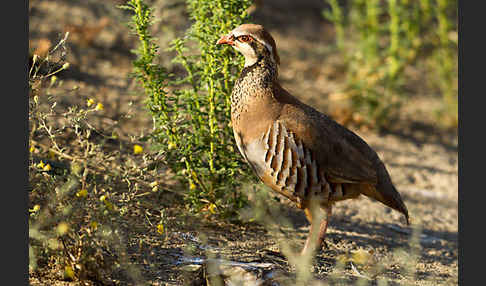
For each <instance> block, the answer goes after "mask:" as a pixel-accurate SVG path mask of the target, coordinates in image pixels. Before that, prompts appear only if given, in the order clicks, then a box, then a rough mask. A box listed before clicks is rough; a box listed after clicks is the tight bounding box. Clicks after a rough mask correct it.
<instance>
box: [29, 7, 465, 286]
mask: <svg viewBox="0 0 486 286" xmlns="http://www.w3.org/2000/svg"><path fill="white" fill-rule="evenodd" d="M321 2H323V1H310V0H307V1H289V0H287V1H263V3H264V4H263V6H262V7H260V8H258V9H257V10H256V11H255V14H254V17H255V22H258V23H262V24H264V25H265V26H267V27H268V29H269V30H270V31H271V33H272V34H273V35H274V37H275V39H276V41H277V46H278V48H279V52H280V56H281V59H282V63H281V72H280V77H281V81H282V82H283V84H284V86H286V87H288V88H289V89H290V90H291V91H292V92H293V93H294V94H295V95H297V96H298V97H299V98H301V99H302V100H304V101H305V102H307V103H309V104H311V105H313V106H314V107H316V108H318V109H320V110H322V111H324V112H330V113H332V110H333V104H334V102H333V101H332V100H330V99H329V95H330V94H332V93H333V92H334V91H336V89H337V88H338V87H339V84H340V79H341V78H342V75H340V74H339V69H338V67H337V66H338V64H336V62H338V57H336V56H335V55H333V54H332V52H331V51H330V49H329V48H328V46H329V43H330V41H331V40H332V37H333V32H332V29H331V26H330V25H329V24H328V23H326V22H325V21H324V20H322V18H321V16H320V11H321V10H322V9H323V8H324V5H323V4H322V3H321ZM120 3H121V1H61V0H58V1H41V0H37V1H30V6H31V8H30V18H29V21H30V24H29V25H30V42H31V48H32V49H34V50H35V49H37V51H38V52H39V51H42V42H46V40H49V41H50V42H51V43H55V42H56V41H57V40H58V39H59V38H60V37H61V36H62V35H63V33H64V31H66V30H70V31H71V32H70V33H71V34H70V40H69V41H68V42H69V47H70V51H69V53H68V61H69V62H70V63H71V68H70V69H69V71H67V72H66V73H65V74H64V75H63V77H62V80H63V81H64V84H63V85H62V88H61V89H60V90H59V91H58V92H57V94H62V95H63V96H60V97H59V101H60V104H61V105H62V104H65V105H66V106H67V105H69V104H72V103H81V102H84V101H85V100H86V99H87V98H94V99H96V100H97V101H101V102H103V104H104V105H105V110H106V114H105V115H106V116H107V117H108V118H111V119H112V120H118V121H119V123H118V124H116V125H115V127H114V128H115V130H116V132H117V133H118V134H120V136H121V137H124V138H129V137H130V136H132V135H135V136H138V135H140V134H144V133H147V132H148V130H149V129H150V127H151V126H150V118H149V115H148V114H147V113H146V112H145V110H144V106H143V97H142V96H140V94H139V90H138V89H137V87H136V85H135V84H134V82H133V81H132V79H130V78H129V77H128V75H129V72H130V71H131V62H130V61H131V60H132V59H133V55H132V54H131V53H130V49H132V48H134V39H133V37H132V36H131V35H130V34H128V32H127V28H126V27H125V26H124V25H122V24H121V22H122V21H126V20H127V17H128V15H127V14H125V13H124V12H123V11H121V10H119V9H117V8H116V7H115V5H116V4H120ZM156 3H157V4H156V7H157V9H156V13H157V15H160V16H161V17H163V19H162V21H161V23H160V26H158V28H157V31H156V33H158V34H159V35H162V36H161V38H160V44H161V45H164V44H166V43H167V42H168V40H169V39H170V38H171V37H173V36H174V35H175V33H174V32H167V31H169V30H171V29H175V31H182V30H183V29H184V28H185V27H187V22H186V20H184V19H183V18H181V16H180V15H181V13H182V12H181V11H183V8H184V7H183V5H171V4H173V3H176V4H177V3H180V1H156ZM290 11H292V13H290ZM302 15H305V17H303V16H302ZM164 24H165V25H167V27H164ZM75 27H80V28H79V29H76V28H75ZM86 27H92V28H93V29H92V30H93V33H92V35H91V34H89V33H87V32H86V30H89V29H86ZM96 27H101V28H100V29H98V31H97V29H96ZM83 31H84V32H83ZM163 61H164V60H163ZM74 86H77V87H78V89H77V91H76V92H70V90H72V88H73V87H74ZM437 101H438V99H437V96H434V95H429V94H420V95H415V96H413V97H410V100H409V101H408V102H407V104H406V105H405V108H404V110H403V122H401V123H400V124H397V126H396V127H394V128H392V129H390V130H387V131H384V132H381V133H380V134H378V133H377V132H376V131H366V130H355V131H356V132H357V133H358V134H359V135H361V136H362V137H363V138H364V139H365V140H366V141H367V142H368V143H369V144H370V145H371V146H372V147H373V148H375V150H376V151H377V152H378V154H379V155H380V157H381V158H382V160H383V161H384V162H385V164H386V166H387V167H388V170H389V172H390V174H391V177H392V178H393V181H394V183H395V185H396V187H397V188H398V190H399V191H400V193H401V194H402V197H403V198H404V201H405V203H406V205H407V206H408V209H409V212H410V217H411V222H412V226H420V227H421V231H422V232H421V236H420V238H419V241H420V249H419V250H418V261H417V262H416V263H415V264H414V265H413V266H412V268H413V270H414V272H415V275H416V276H415V277H411V276H410V275H405V274H404V273H403V271H401V269H402V268H400V267H401V266H399V265H398V264H399V263H398V262H396V261H395V260H390V261H391V262H386V261H388V260H387V259H388V258H391V257H393V255H395V253H397V251H400V249H408V248H407V247H408V245H409V241H410V237H411V236H410V235H409V233H410V232H411V231H412V228H411V227H407V226H406V225H405V224H404V220H403V218H401V217H400V215H399V214H398V213H396V212H394V211H391V210H390V209H387V208H385V207H384V206H382V205H381V204H379V203H376V202H372V201H370V200H369V199H366V198H360V199H357V200H354V201H346V202H342V203H339V204H337V205H336V207H335V208H334V214H333V217H332V221H331V223H330V227H329V229H328V236H327V238H326V243H327V247H325V248H324V249H323V250H322V251H321V252H320V253H319V255H318V257H317V258H316V261H315V264H314V267H313V269H312V273H313V275H314V276H315V277H316V278H317V279H326V277H328V275H329V273H330V272H331V271H332V269H333V268H334V267H335V263H336V261H337V258H338V257H339V255H343V254H346V253H350V252H353V251H356V250H358V249H364V250H365V251H367V252H368V253H372V256H373V258H374V259H376V260H377V261H381V262H382V263H383V264H384V265H385V270H384V272H383V273H382V274H380V275H379V276H378V277H385V278H386V279H388V281H389V283H390V284H391V285H402V284H404V283H409V282H411V281H414V282H411V283H412V284H414V285H454V284H457V283H458V281H457V280H458V206H457V204H458V154H457V132H456V131H454V130H452V131H450V130H449V131H447V130H444V129H441V128H439V127H437V126H435V125H434V123H433V121H432V116H431V115H430V113H431V112H430V110H431V109H432V108H433V107H434V106H436V105H437ZM127 112H129V113H130V114H132V115H133V116H132V117H131V118H130V119H120V118H119V115H120V114H125V113H127ZM97 123H98V124H99V126H100V128H103V126H104V124H105V123H106V122H105V121H103V120H99V121H98V122H97ZM270 196H272V195H270ZM277 200H280V203H276V200H274V199H269V200H268V203H269V205H272V206H273V208H272V210H271V211H272V212H273V214H276V213H279V214H280V215H275V216H279V217H285V218H287V219H288V220H289V221H288V225H287V224H285V223H284V222H282V221H278V222H277V225H280V229H281V231H275V228H272V227H265V226H263V225H262V224H259V223H257V222H252V223H228V222H221V221H217V220H213V219H206V220H198V219H194V218H191V217H190V216H186V215H183V212H184V211H183V209H180V208H177V207H172V208H169V207H168V208H167V219H168V225H167V230H168V234H167V237H165V238H164V239H162V238H160V237H158V236H157V235H156V234H154V233H153V231H152V232H148V231H146V229H147V226H144V225H142V226H140V227H137V228H134V227H128V226H127V228H126V231H127V233H128V234H130V235H129V237H130V239H129V241H128V250H129V253H130V255H131V256H132V261H133V262H134V264H136V265H138V266H140V269H141V272H142V274H143V275H142V276H143V277H144V280H146V281H147V282H149V284H150V285H180V284H182V283H183V281H186V282H187V280H184V279H188V278H187V277H189V279H196V278H190V277H195V276H191V275H196V276H197V275H199V274H194V273H193V272H194V271H192V272H191V271H189V272H188V271H186V270H187V267H186V268H185V267H184V266H187V265H196V264H197V263H195V260H191V261H189V260H187V259H189V258H188V257H196V258H197V257H199V258H200V257H205V256H207V255H208V253H209V255H216V256H219V257H222V258H225V259H228V260H232V261H239V262H258V263H271V264H272V265H273V266H272V267H273V268H275V269H281V270H283V271H285V272H289V273H291V272H292V269H293V268H292V266H291V265H289V263H288V262H287V261H286V260H285V259H283V258H282V257H281V256H279V255H278V251H279V249H280V247H281V244H280V241H281V239H282V237H283V236H285V237H287V240H289V241H293V243H295V245H296V246H297V248H299V247H301V246H302V245H303V242H304V241H305V238H306V234H307V231H308V229H309V225H308V224H307V222H306V220H305V217H304V215H303V213H301V212H300V211H298V210H297V209H296V208H295V207H293V206H291V205H290V204H289V203H288V202H287V201H286V200H285V199H283V198H279V197H277ZM249 212H251V210H249ZM228 230H231V231H228ZM140 240H143V243H142V244H139V243H138V242H139V241H140ZM198 247H199V248H198ZM188 248H192V252H191V256H189V255H188V254H187V251H188V250H187V249H188ZM194 248H195V249H194ZM185 251H186V252H185ZM274 252H275V253H277V254H275V253H274ZM398 253H399V252H398ZM184 257H186V260H184ZM394 261H395V262H394ZM196 262H197V261H196ZM196 269H199V268H197V267H196ZM360 269H361V271H362V272H361V273H362V274H364V275H366V274H367V273H368V274H369V273H370V272H367V269H366V268H360ZM196 272H197V271H196ZM188 273H190V274H188ZM191 273H192V274H191ZM342 273H343V279H344V280H343V281H345V282H346V281H348V282H349V281H353V280H356V279H357V278H356V273H355V272H353V270H352V269H351V268H350V266H349V265H348V266H347V268H346V269H344V270H343V272H342ZM188 275H189V276H188ZM50 279H52V278H50ZM196 280H197V279H196ZM196 280H194V281H196ZM30 282H31V284H32V285H52V284H54V282H55V284H59V285H64V284H66V285H71V284H70V283H69V282H62V281H53V280H44V279H43V278H42V276H32V277H31V278H30ZM120 283H121V285H130V282H127V281H123V279H122V278H120ZM373 283H377V281H376V280H374V282H373Z"/></svg>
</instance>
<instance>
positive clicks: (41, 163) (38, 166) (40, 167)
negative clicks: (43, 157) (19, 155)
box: [36, 161, 45, 169]
mask: <svg viewBox="0 0 486 286" xmlns="http://www.w3.org/2000/svg"><path fill="white" fill-rule="evenodd" d="M44 166H45V164H44V162H43V161H40V162H39V163H38V164H37V165H36V167H37V168H39V169H43V168H44Z"/></svg>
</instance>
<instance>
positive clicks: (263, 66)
mask: <svg viewBox="0 0 486 286" xmlns="http://www.w3.org/2000/svg"><path fill="white" fill-rule="evenodd" d="M277 76H278V70H277V65H276V64H275V62H274V61H272V60H271V59H270V57H260V58H259V59H258V61H257V62H256V63H255V64H253V65H251V66H248V67H245V68H243V70H242V71H241V74H240V77H239V78H238V80H237V81H236V84H235V86H234V87H233V92H232V93H231V115H232V116H231V117H232V120H235V119H238V117H239V115H240V114H241V112H244V111H245V110H246V108H247V105H248V103H249V102H250V101H252V100H257V99H258V98H263V97H265V96H271V95H272V94H273V92H272V91H273V84H274V82H275V81H276V80H277Z"/></svg>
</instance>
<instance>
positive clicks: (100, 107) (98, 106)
mask: <svg viewBox="0 0 486 286" xmlns="http://www.w3.org/2000/svg"><path fill="white" fill-rule="evenodd" d="M103 109H105V107H104V106H103V103H101V102H100V103H98V104H97V105H96V107H95V110H103Z"/></svg>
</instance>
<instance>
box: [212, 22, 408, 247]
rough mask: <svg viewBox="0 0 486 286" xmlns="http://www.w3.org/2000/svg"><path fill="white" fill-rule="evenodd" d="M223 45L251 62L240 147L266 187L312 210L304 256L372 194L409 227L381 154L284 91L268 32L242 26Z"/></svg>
mask: <svg viewBox="0 0 486 286" xmlns="http://www.w3.org/2000/svg"><path fill="white" fill-rule="evenodd" d="M217 44H227V45H231V46H232V47H233V48H235V49H236V50H237V51H239V52H240V53H241V54H242V55H243V56H244V58H245V65H244V68H243V70H242V71H241V74H240V76H239V78H238V80H237V82H236V83H235V86H234V87H233V91H232V94H231V121H232V126H233V132H234V136H235V141H236V145H237V146H238V149H239V151H240V153H241V155H242V156H243V158H244V159H245V160H246V161H247V162H248V164H249V165H250V166H251V167H252V169H253V170H254V172H255V173H256V175H257V176H258V177H259V178H260V179H261V181H262V182H263V183H265V184H266V185H267V186H269V187H270V188H271V189H272V190H274V191H276V192H277V193H279V194H281V195H283V196H285V197H287V198H288V199H290V200H291V201H293V202H294V203H295V204H296V206H297V207H298V208H300V209H303V210H304V212H305V214H306V217H307V219H308V220H309V223H310V224H311V227H310V231H309V235H308V238H307V240H306V242H305V245H304V248H303V250H302V253H303V254H305V253H308V252H309V251H310V252H313V251H314V250H316V249H317V248H319V247H320V246H321V244H322V242H323V240H324V237H325V234H326V230H327V225H328V222H329V219H330V216H331V213H332V206H333V205H334V204H335V203H336V202H339V201H344V200H347V199H354V198H357V197H358V196H360V195H365V196H367V197H370V198H372V199H375V200H377V201H379V202H381V203H383V204H384V205H386V206H388V207H390V208H392V209H394V210H396V211H398V212H400V213H402V214H403V215H404V216H405V218H406V220H407V223H408V210H407V208H406V206H405V204H404V202H403V200H402V198H401V196H400V194H399V193H398V191H397V190H396V189H395V187H394V185H393V183H392V181H391V178H390V176H389V174H388V172H387V170H386V168H385V165H384V164H383V162H382V161H381V160H380V158H379V157H378V155H377V154H376V152H375V151H374V150H373V149H372V148H371V147H370V146H369V145H368V144H367V143H366V142H365V141H364V140H363V139H361V138H360V137H359V136H358V135H356V134H355V133H354V132H352V131H351V130H349V129H347V128H345V127H344V126H342V125H340V124H338V123H337V122H335V121H334V120H332V119H331V118H329V117H328V116H326V115H325V114H323V113H321V112H319V111H317V110H316V109H314V108H312V107H311V106H309V105H306V104H304V103H303V102H301V101H299V100H298V99H297V98H296V97H294V96H293V95H291V94H290V93H289V92H288V91H286V90H285V89H284V88H283V87H282V86H281V85H280V83H279V81H278V65H279V62H280V59H279V56H278V53H277V46H276V43H275V40H274V39H273V38H272V36H271V35H270V34H269V33H268V32H267V31H266V30H265V28H264V27H263V26H261V25H255V24H243V25H240V26H238V27H236V28H235V29H234V30H232V31H231V32H229V33H228V34H227V35H223V36H222V37H221V38H220V39H219V40H218V42H217ZM321 213H322V214H324V215H323V216H320V215H319V214H321ZM313 218H314V219H313ZM316 231H317V235H313V232H316ZM316 236H317V241H316V242H315V243H314V241H311V237H316Z"/></svg>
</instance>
